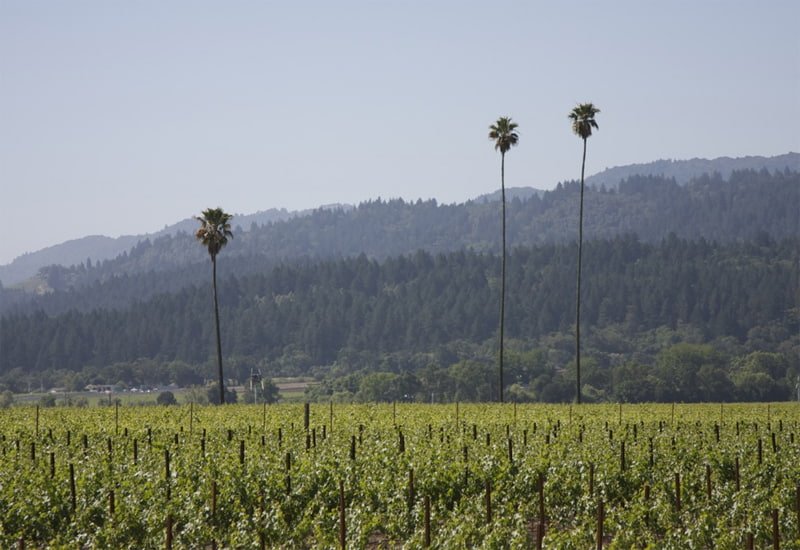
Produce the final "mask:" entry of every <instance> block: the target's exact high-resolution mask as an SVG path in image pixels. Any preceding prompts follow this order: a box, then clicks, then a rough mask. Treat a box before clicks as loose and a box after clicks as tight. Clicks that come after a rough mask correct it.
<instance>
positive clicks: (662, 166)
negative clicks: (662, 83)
mask: <svg viewBox="0 0 800 550" xmlns="http://www.w3.org/2000/svg"><path fill="white" fill-rule="evenodd" d="M787 168H788V169H791V170H794V171H800V154H798V153H792V152H790V153H787V154H784V155H778V156H774V157H762V156H747V157H739V158H731V157H718V158H716V159H711V160H708V159H698V158H695V159H689V160H656V161H653V162H650V163H644V164H631V165H625V166H619V167H613V168H607V169H605V170H603V171H602V172H599V173H597V174H594V175H592V176H589V177H588V178H587V179H586V182H587V184H588V185H590V186H601V185H604V186H606V187H608V188H617V187H618V186H619V184H620V182H621V181H622V180H624V179H625V178H628V177H631V176H632V175H644V176H657V175H658V176H662V177H665V178H669V177H672V178H674V179H675V181H676V182H677V183H679V184H686V183H687V182H688V181H689V179H691V177H698V176H699V175H702V174H704V173H709V174H710V173H714V172H717V173H720V174H721V175H722V176H723V178H727V177H729V176H730V174H731V173H732V171H733V170H741V169H751V170H761V169H767V170H769V171H779V170H784V169H787ZM544 193H545V191H542V190H540V189H534V188H532V187H516V188H508V189H506V195H507V199H508V200H509V202H511V201H513V200H527V199H529V198H531V197H533V196H536V197H538V198H541V197H542V196H543V195H544ZM499 199H500V191H499V190H496V191H493V192H491V193H487V194H483V195H480V196H478V197H475V198H474V199H472V202H475V203H479V204H486V203H489V202H493V201H497V200H499ZM467 202H470V201H467ZM355 208H357V207H356V206H353V205H349V204H330V205H322V206H319V207H317V208H315V209H307V210H299V211H288V210H286V209H285V208H282V209H276V208H272V209H268V210H262V211H258V212H256V213H254V214H244V215H235V217H234V226H240V227H242V228H243V229H247V228H248V227H252V225H253V224H256V225H265V224H268V223H272V222H277V221H285V220H288V219H291V218H294V217H302V216H307V215H310V214H311V213H313V212H315V211H317V210H327V211H335V210H338V209H341V210H343V211H345V212H349V211H351V210H353V209H355ZM195 226H196V221H195V220H194V219H192V218H186V219H184V220H181V221H179V222H176V223H174V224H172V225H168V226H165V227H164V229H162V230H160V231H156V232H154V233H145V234H140V235H123V236H120V237H116V238H112V237H107V236H103V235H90V236H86V237H82V238H79V239H72V240H69V241H66V242H63V243H60V244H56V245H52V246H49V247H46V248H43V249H40V250H38V251H34V252H28V253H25V254H23V255H21V256H19V257H17V258H15V259H14V260H13V261H12V262H11V263H9V264H6V265H0V284H2V285H3V286H6V287H10V286H13V285H17V284H20V283H22V282H23V281H25V280H27V279H30V278H31V277H34V276H35V275H36V274H37V273H38V272H39V270H40V269H42V268H44V267H47V266H51V265H61V266H65V267H69V266H74V265H78V264H80V263H82V262H86V261H87V259H91V261H92V262H100V261H104V260H111V259H114V258H116V257H118V256H119V255H121V254H123V253H125V252H130V251H131V250H132V249H133V248H134V247H135V246H136V245H137V244H139V243H141V242H144V241H146V240H155V239H158V238H160V237H163V236H165V235H173V236H174V235H177V234H178V233H180V232H186V233H192V232H193V231H194V228H195Z"/></svg>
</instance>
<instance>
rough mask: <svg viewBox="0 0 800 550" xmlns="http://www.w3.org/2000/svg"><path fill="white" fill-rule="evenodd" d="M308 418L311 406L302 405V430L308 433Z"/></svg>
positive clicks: (307, 404) (308, 404)
mask: <svg viewBox="0 0 800 550" xmlns="http://www.w3.org/2000/svg"><path fill="white" fill-rule="evenodd" d="M310 416H311V404H310V403H304V404H303V429H304V430H305V431H308V426H309V423H310Z"/></svg>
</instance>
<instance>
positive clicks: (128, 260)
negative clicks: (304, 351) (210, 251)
mask: <svg viewBox="0 0 800 550" xmlns="http://www.w3.org/2000/svg"><path fill="white" fill-rule="evenodd" d="M578 194H579V185H578V184H577V183H575V182H571V183H566V184H563V185H559V186H558V187H557V188H556V189H555V190H553V191H548V192H545V193H543V194H542V195H541V197H540V196H538V195H533V196H531V197H530V198H528V199H527V200H524V201H523V200H519V199H514V200H513V201H511V202H510V203H509V205H508V239H509V246H510V247H512V248H513V247H515V246H533V245H539V244H544V243H567V242H572V241H574V240H576V238H577V215H578V213H577V207H578ZM798 207H800V173H797V172H775V173H770V172H768V171H766V170H762V171H760V172H754V171H741V172H734V173H733V174H732V175H731V177H730V178H729V179H728V180H723V179H722V178H721V177H719V176H703V177H700V178H698V179H695V180H693V181H692V182H691V183H690V184H689V185H686V186H681V185H678V184H677V183H676V182H675V181H674V180H672V179H664V178H660V177H651V176H647V177H644V176H637V177H631V178H629V179H627V180H625V181H623V182H622V183H621V184H620V185H619V188H618V189H613V190H607V189H604V188H598V189H593V188H589V189H587V191H586V212H585V238H586V239H589V240H591V239H598V238H602V239H605V238H612V237H614V236H617V235H625V234H635V235H637V236H638V238H639V239H640V240H641V241H643V242H649V243H656V242H659V241H661V240H662V239H664V238H666V237H667V236H668V235H670V234H675V235H676V236H678V237H680V238H688V239H699V238H703V239H706V240H708V241H716V242H722V243H725V242H736V241H744V240H749V239H754V238H761V236H764V235H768V236H770V237H771V238H773V239H782V238H785V237H793V236H798V235H800V216H798V215H797V211H798ZM236 223H237V222H236V219H235V218H234V225H235V224H236ZM499 235H500V215H499V208H498V205H497V204H496V203H491V202H484V201H481V202H469V203H466V204H454V205H441V204H437V203H436V201H417V202H413V203H409V202H404V201H402V200H389V201H382V200H378V201H372V202H367V203H362V204H360V205H359V206H358V207H357V208H355V209H352V210H343V209H324V210H323V209H320V210H317V211H315V212H313V213H312V214H311V215H308V216H303V217H297V218H293V219H291V220H287V221H279V222H275V223H270V224H267V225H264V226H258V225H256V224H253V225H252V226H251V227H249V228H245V231H242V232H238V233H236V235H235V238H234V239H233V240H232V242H231V243H230V245H229V246H228V247H226V249H225V251H224V254H223V258H222V260H221V261H220V269H221V273H222V274H223V275H225V276H227V275H237V276H243V275H247V274H249V273H259V272H263V270H264V269H268V268H269V267H271V266H274V265H276V263H277V262H287V261H294V260H296V259H298V258H301V259H310V260H315V259H328V258H343V257H352V256H357V255H359V254H362V253H363V254H366V255H367V257H369V258H374V259H378V260H381V259H384V258H390V257H396V256H398V255H402V254H412V253H414V252H415V251H417V250H427V251H429V252H431V253H434V254H438V253H442V252H449V251H454V250H462V249H471V250H475V251H482V252H491V253H495V252H498V251H499V242H500V239H499ZM206 262H207V255H206V253H205V252H204V250H203V249H202V247H200V246H198V245H197V243H196V242H195V239H194V237H193V235H190V234H186V233H180V234H177V235H174V236H172V235H167V236H163V237H160V238H158V239H156V240H153V241H150V240H146V241H144V242H142V243H140V244H139V245H137V246H136V247H135V248H133V249H132V250H131V251H130V253H125V254H123V255H121V256H120V257H118V258H117V259H115V260H110V261H104V262H94V263H92V264H88V263H84V264H81V265H78V266H76V267H73V268H66V267H62V266H51V267H48V268H45V269H43V270H42V271H41V273H40V276H41V284H42V286H43V287H45V288H50V289H55V290H67V289H70V288H82V287H88V286H94V291H93V292H92V293H91V294H90V295H88V296H85V297H82V298H81V299H77V300H76V299H73V297H72V295H70V294H66V295H58V294H57V295H54V296H51V297H45V298H43V299H35V300H34V301H35V304H33V305H29V306H28V307H42V308H44V309H45V311H47V312H49V313H56V312H58V311H65V310H66V309H70V308H78V309H90V308H93V307H123V306H125V305H126V304H128V303H130V301H132V300H137V299H139V300H141V299H146V298H147V297H149V296H151V295H153V294H155V293H162V292H172V291H174V290H177V289H179V288H182V287H184V286H186V285H189V284H197V283H199V282H201V281H203V280H205V278H206V277H207V273H206V271H205V269H204V268H203V267H200V266H202V265H203V264H205V263H206ZM159 273H160V275H159ZM97 283H103V284H102V285H101V286H99V287H98V286H96V285H97ZM2 298H3V299H2V300H1V301H0V313H2V312H3V311H9V310H10V309H11V308H13V307H15V304H18V303H20V302H25V301H30V299H31V297H30V296H29V295H25V294H23V293H21V292H16V293H15V292H12V291H8V290H7V291H6V292H4V293H3V296H2Z"/></svg>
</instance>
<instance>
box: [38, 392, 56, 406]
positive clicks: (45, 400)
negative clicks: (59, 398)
mask: <svg viewBox="0 0 800 550" xmlns="http://www.w3.org/2000/svg"><path fill="white" fill-rule="evenodd" d="M39 405H41V406H42V407H44V408H49V407H55V406H56V397H55V396H54V395H52V394H49V393H48V394H47V395H43V396H42V397H41V398H40V399H39Z"/></svg>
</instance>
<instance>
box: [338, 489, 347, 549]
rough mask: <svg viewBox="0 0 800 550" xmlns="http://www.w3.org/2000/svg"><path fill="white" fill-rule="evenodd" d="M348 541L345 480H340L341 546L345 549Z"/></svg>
mask: <svg viewBox="0 0 800 550" xmlns="http://www.w3.org/2000/svg"><path fill="white" fill-rule="evenodd" d="M346 543H347V527H346V525H345V517H344V481H342V480H339V547H340V548H342V550H344V548H345V547H346Z"/></svg>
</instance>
